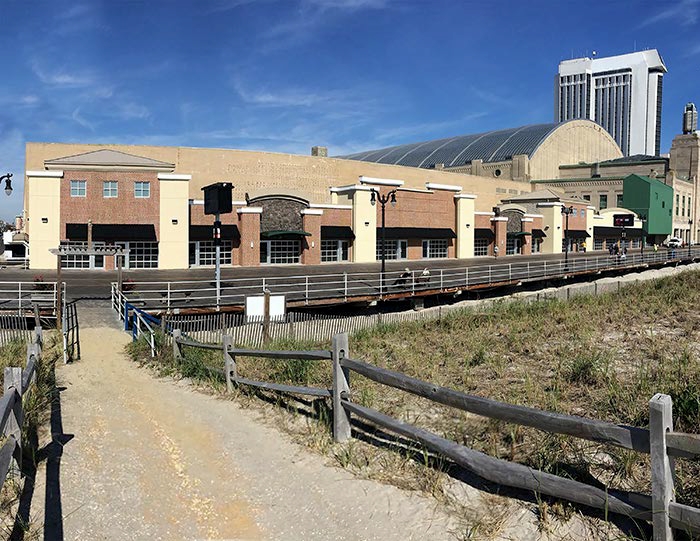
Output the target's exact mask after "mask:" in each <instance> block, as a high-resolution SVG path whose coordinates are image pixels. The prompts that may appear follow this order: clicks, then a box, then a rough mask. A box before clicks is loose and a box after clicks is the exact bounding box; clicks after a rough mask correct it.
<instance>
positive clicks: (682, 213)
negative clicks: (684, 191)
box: [681, 195, 685, 216]
mask: <svg viewBox="0 0 700 541" xmlns="http://www.w3.org/2000/svg"><path fill="white" fill-rule="evenodd" d="M682 201H683V207H682V210H681V216H685V195H684V196H683V199H682Z"/></svg>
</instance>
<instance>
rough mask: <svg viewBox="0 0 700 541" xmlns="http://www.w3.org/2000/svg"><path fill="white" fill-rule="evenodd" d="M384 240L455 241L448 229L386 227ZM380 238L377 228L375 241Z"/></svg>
mask: <svg viewBox="0 0 700 541" xmlns="http://www.w3.org/2000/svg"><path fill="white" fill-rule="evenodd" d="M385 230H386V238H387V239H391V240H395V239H456V238H457V235H456V234H455V232H454V231H453V230H452V229H450V228H449V227H386V228H385ZM381 238H382V228H381V227H378V228H377V239H381Z"/></svg>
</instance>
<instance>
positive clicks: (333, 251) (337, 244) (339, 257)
mask: <svg viewBox="0 0 700 541" xmlns="http://www.w3.org/2000/svg"><path fill="white" fill-rule="evenodd" d="M347 260H348V241H347V240H322V241H321V262H323V263H326V262H330V261H347Z"/></svg>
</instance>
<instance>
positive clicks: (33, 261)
mask: <svg viewBox="0 0 700 541" xmlns="http://www.w3.org/2000/svg"><path fill="white" fill-rule="evenodd" d="M25 186H26V188H25V190H26V192H27V202H28V205H29V208H31V209H32V215H31V217H30V221H31V237H30V241H31V244H30V250H31V251H30V254H29V256H30V263H29V268H31V269H55V268H56V264H57V262H56V256H55V255H53V254H52V253H50V252H49V250H50V249H52V248H58V245H59V243H60V241H61V235H60V231H61V227H60V226H61V179H60V178H46V177H28V178H27V179H26V182H25ZM42 218H46V219H47V223H43V221H42ZM27 225H29V224H27Z"/></svg>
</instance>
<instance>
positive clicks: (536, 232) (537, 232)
mask: <svg viewBox="0 0 700 541" xmlns="http://www.w3.org/2000/svg"><path fill="white" fill-rule="evenodd" d="M546 236H547V235H546V234H545V232H544V231H542V230H541V229H533V230H532V238H533V239H543V238H545V237H546Z"/></svg>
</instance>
